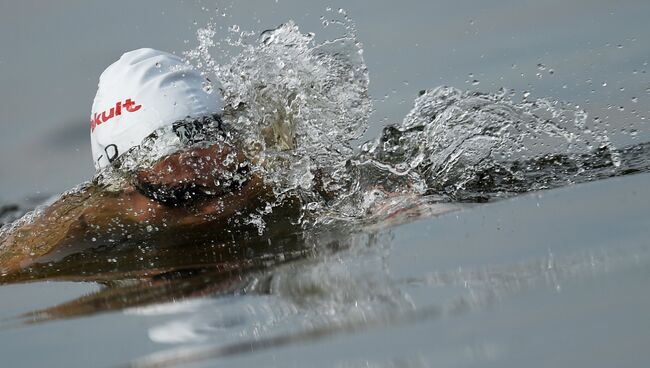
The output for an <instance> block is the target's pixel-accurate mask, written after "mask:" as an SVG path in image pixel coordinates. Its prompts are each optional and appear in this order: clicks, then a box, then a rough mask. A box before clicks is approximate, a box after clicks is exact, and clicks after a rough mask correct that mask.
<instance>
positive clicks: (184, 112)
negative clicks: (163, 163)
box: [90, 48, 223, 170]
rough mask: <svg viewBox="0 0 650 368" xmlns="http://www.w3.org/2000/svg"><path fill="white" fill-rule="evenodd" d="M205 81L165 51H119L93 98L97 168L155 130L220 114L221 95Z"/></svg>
mask: <svg viewBox="0 0 650 368" xmlns="http://www.w3.org/2000/svg"><path fill="white" fill-rule="evenodd" d="M206 82H207V80H206V78H205V77H203V76H202V75H201V74H200V73H199V72H198V71H197V70H196V69H194V68H192V67H191V66H189V65H187V64H186V63H185V62H183V60H182V59H181V58H179V57H177V56H175V55H172V54H169V53H166V52H162V51H157V50H153V49H147V48H145V49H138V50H134V51H130V52H127V53H125V54H124V55H122V57H120V59H119V60H118V61H116V62H115V63H113V64H112V65H110V66H109V67H108V68H106V70H105V71H104V72H103V73H102V75H101V76H100V78H99V85H98V89H97V95H96V96H95V100H94V102H93V107H92V112H91V115H90V140H91V146H92V152H93V160H94V163H95V167H96V168H97V169H98V170H99V169H102V168H104V167H106V166H107V165H109V164H110V163H111V162H112V161H114V160H115V159H116V158H117V157H119V156H120V155H121V154H122V153H124V152H126V151H128V150H129V149H130V148H131V147H134V146H137V145H139V144H140V142H142V140H143V139H144V138H146V137H147V136H148V135H149V134H151V133H152V132H153V131H154V130H156V129H158V128H161V127H163V126H167V125H171V124H172V123H174V122H175V121H178V120H181V119H185V118H188V117H190V118H195V117H201V116H206V115H213V114H217V113H220V112H221V110H222V109H223V101H222V99H221V96H220V95H219V94H218V93H208V92H206V91H205V90H204V89H203V86H204V83H206ZM213 89H214V88H213Z"/></svg>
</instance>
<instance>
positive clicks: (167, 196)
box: [133, 145, 250, 206]
mask: <svg viewBox="0 0 650 368" xmlns="http://www.w3.org/2000/svg"><path fill="white" fill-rule="evenodd" d="M249 179H250V173H249V166H248V163H247V162H246V159H245V157H244V155H243V154H242V153H241V152H240V151H237V150H236V149H235V148H233V147H232V146H229V145H212V146H209V147H201V148H192V149H190V150H185V151H180V152H176V153H174V154H172V155H169V156H167V157H165V158H163V159H161V160H160V161H158V162H157V163H156V164H154V165H153V166H152V167H151V168H148V169H143V170H140V171H138V172H137V174H136V180H135V182H134V183H133V184H134V186H135V187H136V188H138V190H139V191H140V192H141V193H142V194H144V195H145V196H147V197H149V198H151V199H154V200H156V201H159V202H161V203H164V204H167V205H172V206H180V205H187V204H192V203H196V202H197V201H199V200H204V199H206V198H213V197H221V196H224V195H226V194H229V193H232V192H235V191H237V190H239V189H240V188H241V187H242V186H244V184H246V183H247V182H248V180H249Z"/></svg>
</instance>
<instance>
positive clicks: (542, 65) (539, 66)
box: [537, 63, 546, 70]
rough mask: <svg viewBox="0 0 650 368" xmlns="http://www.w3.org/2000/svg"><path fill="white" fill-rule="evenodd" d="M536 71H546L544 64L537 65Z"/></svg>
mask: <svg viewBox="0 0 650 368" xmlns="http://www.w3.org/2000/svg"><path fill="white" fill-rule="evenodd" d="M537 69H539V70H546V65H544V64H542V63H539V64H537Z"/></svg>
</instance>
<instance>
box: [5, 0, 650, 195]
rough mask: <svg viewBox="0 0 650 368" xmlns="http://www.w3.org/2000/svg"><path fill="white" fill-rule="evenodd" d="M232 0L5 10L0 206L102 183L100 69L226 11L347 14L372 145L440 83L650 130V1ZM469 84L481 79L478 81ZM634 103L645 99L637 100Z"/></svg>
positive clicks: (268, 21)
mask: <svg viewBox="0 0 650 368" xmlns="http://www.w3.org/2000/svg"><path fill="white" fill-rule="evenodd" d="M232 4H233V2H214V1H202V2H201V1H146V2H145V1H138V2H133V1H111V2H105V1H102V2H100V1H96V2H77V1H57V2H45V1H34V0H28V1H20V2H9V1H6V0H5V1H3V3H2V4H1V5H0V124H1V125H0V126H1V127H2V128H3V132H2V134H0V173H2V175H1V176H0V203H2V202H6V201H14V200H18V199H20V198H24V197H25V196H29V195H34V194H37V193H46V194H47V193H56V192H59V191H62V190H65V189H67V188H69V187H71V186H74V185H76V184H78V183H79V182H81V181H83V180H86V179H88V178H90V177H91V176H92V174H93V172H94V169H93V167H92V163H91V155H90V145H89V137H88V134H89V133H88V116H89V114H90V106H91V103H92V100H93V98H94V95H95V89H96V86H97V79H98V76H99V74H100V73H101V72H102V71H103V69H104V68H105V67H106V66H108V65H109V64H110V63H112V62H113V61H114V60H116V59H117V58H118V57H119V56H120V55H121V53H123V52H124V51H127V50H130V49H134V48H138V47H145V46H147V47H154V48H159V49H163V50H169V51H173V52H176V53H181V52H182V51H184V50H188V49H190V48H192V47H194V46H195V45H196V41H195V31H196V29H197V28H198V27H199V26H202V25H204V24H206V22H207V20H208V18H209V17H210V16H212V15H214V9H215V8H216V7H221V8H223V7H224V6H231V9H230V10H229V11H228V12H229V13H230V15H231V16H229V17H226V18H222V17H219V18H218V19H219V22H220V23H222V24H224V25H226V26H227V25H230V24H238V25H240V27H241V28H242V29H244V30H255V31H260V32H261V31H263V30H265V29H268V28H272V27H274V26H276V25H278V24H280V23H282V22H285V21H287V20H289V19H293V20H295V21H296V22H297V24H299V25H300V26H301V28H302V29H303V31H305V32H307V31H311V32H316V33H317V34H319V35H324V34H328V32H329V30H325V31H324V30H323V27H322V25H321V20H320V17H321V16H322V15H326V16H327V17H331V13H327V12H326V11H325V8H326V7H327V6H329V7H332V8H334V9H336V8H338V7H339V6H342V7H344V8H346V9H347V10H348V13H349V15H350V16H351V17H352V19H353V20H354V21H355V22H356V23H357V28H358V36H359V39H360V41H361V42H363V44H364V45H365V54H364V55H365V59H366V62H367V64H368V66H369V69H370V73H371V74H370V78H371V92H372V95H373V97H374V98H375V99H377V101H375V110H376V111H375V113H374V115H373V117H372V122H371V128H370V129H369V131H368V133H367V135H366V136H367V137H368V138H370V137H372V136H373V135H375V134H376V133H377V131H378V129H379V128H380V127H381V126H382V125H383V124H385V123H386V122H394V121H399V120H401V119H402V117H403V116H404V115H405V114H406V113H407V112H408V110H409V109H410V107H411V105H412V101H413V98H414V97H415V96H416V94H417V91H418V90H420V89H424V88H432V87H435V86H438V85H442V84H447V85H452V86H455V87H458V88H463V89H479V90H482V91H496V90H497V89H498V87H501V86H505V87H508V88H514V89H516V90H517V91H520V92H522V91H524V90H529V91H532V92H533V96H540V97H552V98H558V99H562V100H567V101H570V102H573V103H576V104H579V105H581V106H584V107H585V108H587V110H588V111H590V112H593V113H594V114H596V115H602V116H609V120H610V121H611V122H612V124H613V127H612V130H613V131H616V130H618V128H620V127H630V126H637V128H640V129H642V128H643V124H641V122H642V121H641V119H640V117H638V116H635V114H634V113H633V112H632V110H635V109H636V110H638V112H639V113H640V114H642V115H647V112H648V108H647V106H648V93H647V92H646V91H645V89H646V88H648V87H650V82H649V78H648V74H647V73H646V69H647V65H644V63H647V61H648V59H649V55H650V46H649V45H650V42H648V37H647V36H648V35H649V34H650V26H648V21H647V16H648V14H650V2H648V1H644V0H638V1H634V0H629V1H605V0H576V1H564V0H547V1H514V0H513V1H506V0H496V1H479V0H474V1H407V0H406V1H387V0H382V1H372V2H369V1H329V2H327V3H319V2H308V1H297V0H292V1H290V0H279V1H278V2H277V3H276V2H275V1H274V0H267V1H245V2H244V1H240V2H236V5H234V6H232ZM202 7H203V8H205V9H207V11H206V10H204V9H202ZM194 22H197V24H198V25H195V24H194ZM331 33H332V32H330V34H331ZM321 39H322V38H321ZM186 41H188V42H186ZM618 45H620V47H619V46H618ZM538 63H543V64H544V65H546V66H548V67H550V68H553V69H554V70H555V73H554V74H553V75H551V74H549V73H548V72H547V71H543V72H542V78H541V79H540V78H538V77H537V76H536V73H538V72H539V70H538V69H537V64H538ZM513 65H514V66H513ZM635 70H636V74H635V72H634V71H635ZM470 73H473V74H474V76H473V77H470V76H469V74H470ZM471 79H478V80H479V81H480V84H479V85H477V86H473V85H471V83H468V81H469V80H471ZM589 80H591V82H589ZM405 81H406V82H408V84H407V83H404V82H405ZM603 83H607V86H605V87H603V86H602V84H603ZM563 87H565V88H563ZM621 87H623V88H624V91H621V90H620V88H621ZM385 96H387V97H385ZM632 97H637V98H638V102H637V103H633V102H631V98H632ZM610 105H611V106H610ZM618 106H623V107H625V111H623V112H621V111H619V109H618ZM608 107H610V108H609V109H608Z"/></svg>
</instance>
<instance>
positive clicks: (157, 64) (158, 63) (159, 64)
mask: <svg viewBox="0 0 650 368" xmlns="http://www.w3.org/2000/svg"><path fill="white" fill-rule="evenodd" d="M161 66H162V64H161V63H160V61H159V62H157V63H156V68H158V69H160V67H161Z"/></svg>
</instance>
